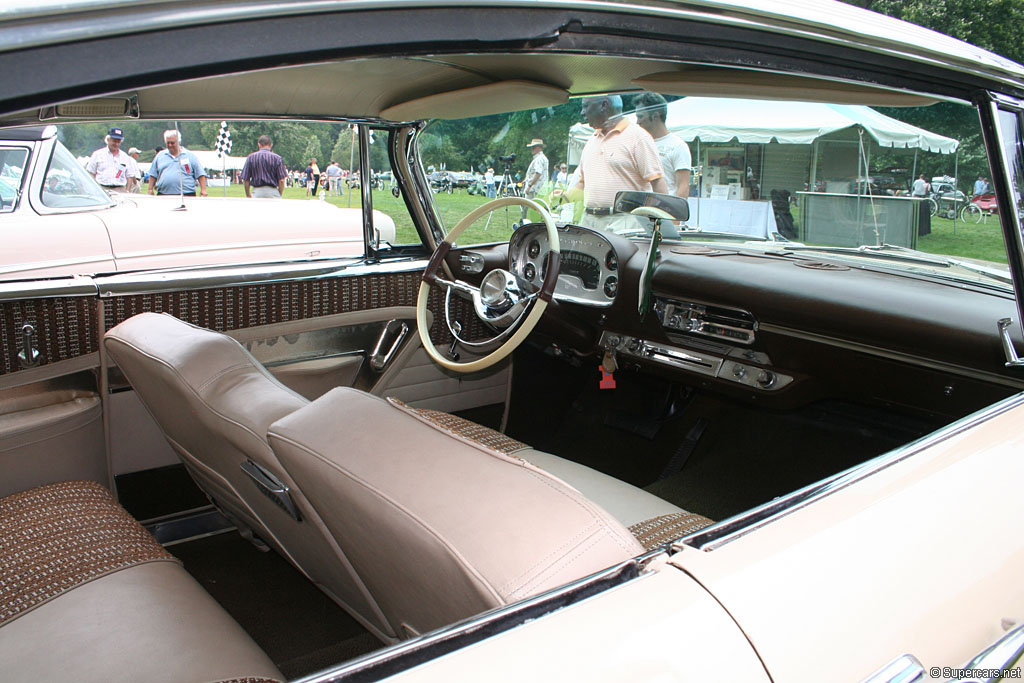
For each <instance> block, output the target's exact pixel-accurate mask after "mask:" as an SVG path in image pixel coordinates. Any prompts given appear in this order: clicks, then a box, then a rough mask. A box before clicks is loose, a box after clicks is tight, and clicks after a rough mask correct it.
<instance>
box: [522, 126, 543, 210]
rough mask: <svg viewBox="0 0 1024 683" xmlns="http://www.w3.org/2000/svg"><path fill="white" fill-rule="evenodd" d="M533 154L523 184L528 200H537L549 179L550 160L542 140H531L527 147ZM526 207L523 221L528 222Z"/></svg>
mask: <svg viewBox="0 0 1024 683" xmlns="http://www.w3.org/2000/svg"><path fill="white" fill-rule="evenodd" d="M526 147H527V149H529V150H530V152H531V153H532V154H533V159H532V160H531V161H530V165H529V167H528V168H527V169H526V180H525V181H524V182H523V194H524V195H525V196H526V198H527V199H535V198H536V197H537V194H538V193H539V192H540V191H541V188H542V187H543V185H544V181H545V179H546V178H547V177H548V158H547V157H546V156H544V141H543V140H541V139H540V138H534V139H532V140H530V143H529V144H528V145H526ZM526 211H527V209H526V207H525V206H524V207H523V215H522V220H524V221H525V220H526Z"/></svg>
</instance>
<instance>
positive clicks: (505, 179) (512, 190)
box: [498, 164, 523, 197]
mask: <svg viewBox="0 0 1024 683" xmlns="http://www.w3.org/2000/svg"><path fill="white" fill-rule="evenodd" d="M511 170H512V164H505V172H504V173H502V174H501V180H499V181H498V187H499V188H501V189H499V190H498V196H499V197H522V196H523V191H522V190H521V189H520V188H519V186H518V185H516V181H514V180H513V179H512V173H511Z"/></svg>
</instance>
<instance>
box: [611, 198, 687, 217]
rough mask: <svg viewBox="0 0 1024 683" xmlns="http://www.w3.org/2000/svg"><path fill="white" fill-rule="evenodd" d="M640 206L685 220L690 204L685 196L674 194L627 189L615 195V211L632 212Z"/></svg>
mask: <svg viewBox="0 0 1024 683" xmlns="http://www.w3.org/2000/svg"><path fill="white" fill-rule="evenodd" d="M641 207H647V208H653V209H657V210H658V211H664V212H665V213H667V214H668V215H669V216H670V217H671V218H672V219H673V220H677V221H685V220H689V218H690V205H689V204H688V203H687V202H686V199H685V198H683V197H677V196H675V195H674V194H657V193H655V192H637V191H634V190H627V191H623V192H619V193H618V194H616V195H615V213H633V211H634V210H635V209H639V208H641ZM653 213H654V212H652V214H653Z"/></svg>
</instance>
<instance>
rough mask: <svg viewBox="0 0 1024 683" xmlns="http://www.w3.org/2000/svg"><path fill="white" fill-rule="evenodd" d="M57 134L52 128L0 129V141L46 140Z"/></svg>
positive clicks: (24, 127) (23, 127) (54, 128)
mask: <svg viewBox="0 0 1024 683" xmlns="http://www.w3.org/2000/svg"><path fill="white" fill-rule="evenodd" d="M56 134H57V129H56V127H54V126H22V127H20V128H0V140H31V141H36V140H46V139H48V138H51V137H53V136H54V135H56Z"/></svg>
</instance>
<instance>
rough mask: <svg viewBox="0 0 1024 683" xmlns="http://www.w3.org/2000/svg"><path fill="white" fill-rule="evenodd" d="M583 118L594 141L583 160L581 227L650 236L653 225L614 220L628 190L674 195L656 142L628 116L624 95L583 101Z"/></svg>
mask: <svg viewBox="0 0 1024 683" xmlns="http://www.w3.org/2000/svg"><path fill="white" fill-rule="evenodd" d="M582 116H583V118H584V119H586V121H587V123H588V124H589V125H590V127H591V128H593V129H594V135H593V137H591V138H590V139H589V140H587V144H586V146H584V148H583V155H582V157H581V160H580V179H579V183H578V184H577V186H576V187H577V188H580V189H582V190H583V205H584V207H585V208H584V212H583V217H582V218H581V219H580V224H581V225H584V226H587V227H591V228H598V229H602V230H608V231H610V232H633V231H635V230H644V229H645V227H646V226H647V223H648V221H647V220H640V219H637V218H636V217H634V216H630V215H629V214H612V204H614V203H615V195H616V193H618V192H620V191H622V190H639V191H642V192H667V191H668V186H667V185H666V183H665V177H664V173H663V171H662V168H661V157H660V156H659V155H658V148H657V146H656V145H655V144H654V138H652V137H651V136H650V134H649V133H648V132H647V131H645V130H644V129H643V128H641V127H640V126H638V125H637V124H635V123H633V122H632V121H630V120H629V119H627V118H625V117H623V116H622V98H621V97H620V96H618V95H602V96H599V97H590V98H587V99H585V100H583V111H582Z"/></svg>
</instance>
